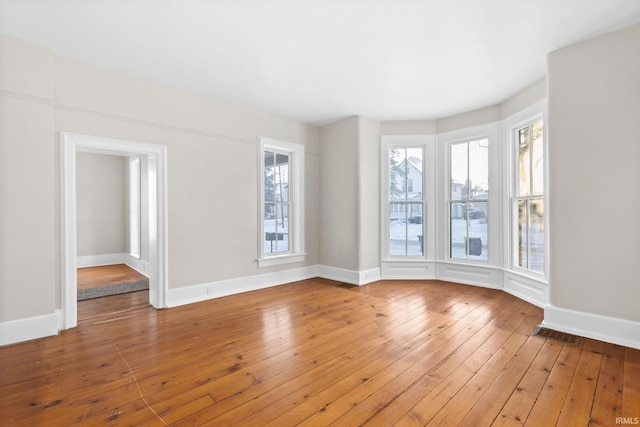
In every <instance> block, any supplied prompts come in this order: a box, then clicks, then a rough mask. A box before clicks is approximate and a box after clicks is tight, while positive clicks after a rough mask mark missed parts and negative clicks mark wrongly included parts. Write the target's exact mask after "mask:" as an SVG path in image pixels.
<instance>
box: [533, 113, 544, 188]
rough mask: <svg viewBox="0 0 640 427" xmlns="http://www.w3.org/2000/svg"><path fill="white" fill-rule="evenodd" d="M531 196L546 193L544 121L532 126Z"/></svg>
mask: <svg viewBox="0 0 640 427" xmlns="http://www.w3.org/2000/svg"><path fill="white" fill-rule="evenodd" d="M531 129H532V130H531V132H532V141H531V168H532V169H531V187H532V188H531V194H532V195H541V194H543V193H544V161H543V159H544V144H543V141H544V134H543V132H542V120H538V121H537V122H535V123H534V124H533V125H532V126H531Z"/></svg>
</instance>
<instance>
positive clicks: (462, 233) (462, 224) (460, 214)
mask: <svg viewBox="0 0 640 427" xmlns="http://www.w3.org/2000/svg"><path fill="white" fill-rule="evenodd" d="M466 205H467V204H466V203H459V202H454V203H451V204H450V205H449V209H450V211H449V219H450V223H449V229H450V237H451V240H450V242H449V247H450V250H451V253H450V256H451V258H458V259H467V255H466V239H467V219H466V217H467V213H466V207H467V206H466Z"/></svg>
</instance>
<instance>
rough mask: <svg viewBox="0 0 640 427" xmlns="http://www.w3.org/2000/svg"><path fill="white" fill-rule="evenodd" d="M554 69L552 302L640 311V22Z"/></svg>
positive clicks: (562, 54) (626, 315)
mask: <svg viewBox="0 0 640 427" xmlns="http://www.w3.org/2000/svg"><path fill="white" fill-rule="evenodd" d="M548 72H549V74H548V84H549V119H548V124H549V162H550V164H549V182H550V198H551V200H550V221H549V222H550V226H551V230H550V233H551V234H550V243H551V261H550V268H551V271H550V284H551V286H550V291H551V294H550V300H551V304H552V305H554V306H556V307H560V308H566V309H571V310H577V311H582V312H587V313H594V314H602V315H606V316H612V317H617V318H623V319H628V320H635V321H640V306H639V304H640V303H639V302H640V286H639V285H638V284H639V283H640V279H639V277H638V262H639V261H640V244H639V242H640V221H639V220H638V212H640V191H639V190H638V183H640V166H639V159H640V25H635V26H633V27H630V28H627V29H624V30H621V31H617V32H614V33H611V34H607V35H604V36H602V37H598V38H595V39H593V40H589V41H586V42H583V43H579V44H576V45H573V46H569V47H567V48H564V49H561V50H558V51H556V52H553V53H551V54H550V55H549V60H548Z"/></svg>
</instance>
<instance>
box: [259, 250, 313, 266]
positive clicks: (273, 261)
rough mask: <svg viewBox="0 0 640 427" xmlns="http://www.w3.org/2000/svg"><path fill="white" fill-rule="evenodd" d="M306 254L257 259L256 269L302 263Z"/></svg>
mask: <svg viewBox="0 0 640 427" xmlns="http://www.w3.org/2000/svg"><path fill="white" fill-rule="evenodd" d="M306 256H307V254H306V253H295V254H284V255H274V256H270V257H266V258H259V259H258V260H257V261H258V267H259V268H262V267H271V266H274V265H282V264H291V263H294V262H303V261H304V260H305V258H306Z"/></svg>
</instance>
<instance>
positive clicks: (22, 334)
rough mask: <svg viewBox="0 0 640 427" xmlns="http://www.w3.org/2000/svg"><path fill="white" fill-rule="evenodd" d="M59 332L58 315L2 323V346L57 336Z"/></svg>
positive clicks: (0, 331)
mask: <svg viewBox="0 0 640 427" xmlns="http://www.w3.org/2000/svg"><path fill="white" fill-rule="evenodd" d="M58 330H59V316H58V315H57V314H56V313H51V314H45V315H42V316H34V317H27V318H24V319H18V320H10V321H8V322H0V346H3V345H9V344H15V343H18V342H22V341H29V340H35V339H38V338H44V337H48V336H51V335H57V334H58Z"/></svg>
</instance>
